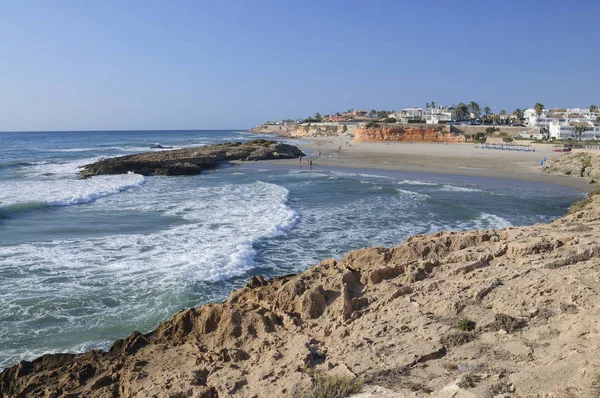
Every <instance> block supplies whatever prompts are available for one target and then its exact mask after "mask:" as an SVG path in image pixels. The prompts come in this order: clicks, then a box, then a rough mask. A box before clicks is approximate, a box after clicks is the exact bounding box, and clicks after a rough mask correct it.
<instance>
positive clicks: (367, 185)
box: [0, 130, 584, 369]
mask: <svg viewBox="0 0 600 398" xmlns="http://www.w3.org/2000/svg"><path fill="white" fill-rule="evenodd" d="M255 138H257V136H256V135H253V134H249V133H246V132H244V131H238V130H219V131H209V130H196V131H82V132H20V133H0V369H2V368H5V367H7V366H10V365H12V364H15V363H17V362H19V361H21V360H32V359H34V358H36V357H38V356H40V355H42V354H46V353H56V352H82V351H86V350H88V349H92V348H101V349H107V348H108V347H110V345H111V343H112V342H114V341H115V340H116V339H119V338H123V337H125V336H127V335H128V334H130V333H131V332H133V331H135V330H139V331H141V332H143V333H145V332H148V331H151V330H152V329H154V328H155V327H156V326H157V325H158V323H160V322H162V321H164V320H166V319H168V318H169V316H171V315H172V314H173V313H175V312H176V311H178V310H180V309H183V308H187V307H192V306H197V305H200V304H203V303H212V302H219V301H222V300H224V299H226V298H227V297H228V295H229V294H230V292H231V290H233V289H236V288H239V287H241V286H243V285H244V284H245V283H246V282H247V281H248V280H249V279H250V278H251V276H253V275H261V276H263V277H265V278H269V277H272V276H275V275H283V274H290V273H296V272H300V271H303V270H305V269H306V268H307V267H309V266H311V265H314V264H317V263H318V262H319V261H321V260H324V259H327V258H331V257H335V258H337V259H339V258H341V257H342V256H344V254H345V253H347V252H348V251H350V250H353V249H359V248H363V247H370V246H379V245H382V246H387V247H391V246H395V245H397V244H399V243H400V242H402V241H403V240H404V239H406V238H407V237H409V236H412V235H415V234H427V233H433V232H436V231H447V230H456V231H463V230H469V229H474V228H477V229H488V228H504V227H510V226H519V225H526V224H533V223H537V222H548V221H551V220H553V219H556V218H557V217H559V216H561V215H563V214H564V213H565V212H566V211H567V208H568V206H569V205H570V204H571V203H572V202H573V201H575V200H578V199H580V198H582V197H583V196H584V194H583V193H582V192H579V191H576V190H573V189H570V188H565V187H560V186H554V185H547V184H541V183H533V182H522V181H511V180H502V179H486V178H478V177H467V176H450V175H436V174H424V173H409V172H397V171H396V172H394V171H378V170H369V169H341V168H331V167H329V168H326V167H320V166H319V161H318V157H317V155H316V154H315V153H312V152H308V153H307V155H308V157H309V158H311V159H314V166H313V167H312V169H308V168H307V167H306V166H303V165H289V164H288V165H283V164H280V163H279V164H278V163H262V162H260V163H253V162H245V163H244V164H242V165H241V166H229V167H227V166H223V167H221V168H219V169H218V170H214V171H210V172H205V173H203V174H200V175H196V176H175V177H173V176H170V177H167V176H152V177H144V176H141V175H137V174H133V173H130V174H122V175H112V176H96V177H93V178H90V179H85V180H84V179H80V178H79V175H78V169H79V168H80V167H81V166H83V165H85V164H88V163H91V162H94V161H97V160H99V159H103V158H107V157H114V156H122V155H127V154H132V153H139V152H148V151H155V150H161V149H151V148H150V147H151V146H152V145H154V144H160V145H162V146H171V147H175V148H185V147H191V146H201V145H209V144H215V143H221V142H227V141H229V142H232V141H247V140H250V139H255ZM258 138H265V137H261V136H258ZM269 138H271V137H269ZM286 142H288V143H292V144H299V145H301V144H302V142H300V141H290V140H288V141H286ZM323 156H343V153H342V154H341V155H340V154H333V155H326V154H324V155H323ZM398 162H399V163H401V162H402V159H401V158H399V159H398Z"/></svg>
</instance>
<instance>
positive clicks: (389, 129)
mask: <svg viewBox="0 0 600 398" xmlns="http://www.w3.org/2000/svg"><path fill="white" fill-rule="evenodd" d="M354 139H355V140H357V141H405V142H454V143H458V142H465V141H466V139H467V137H466V136H465V135H459V134H452V133H450V132H448V131H447V127H446V126H439V125H417V124H415V125H411V124H403V125H397V124H380V125H377V126H373V127H366V126H361V127H359V128H358V129H357V130H356V133H355V134H354Z"/></svg>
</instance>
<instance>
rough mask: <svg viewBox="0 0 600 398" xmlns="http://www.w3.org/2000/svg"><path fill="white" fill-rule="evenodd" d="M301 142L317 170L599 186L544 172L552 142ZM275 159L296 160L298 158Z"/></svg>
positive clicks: (587, 188)
mask: <svg viewBox="0 0 600 398" xmlns="http://www.w3.org/2000/svg"><path fill="white" fill-rule="evenodd" d="M298 146H299V148H300V149H302V150H303V151H304V152H305V153H306V154H307V157H306V158H304V159H303V161H302V164H303V165H304V166H306V165H307V162H308V160H312V161H313V168H315V169H316V168H319V167H343V168H360V169H380V170H400V171H411V172H425V173H438V174H455V175H467V176H479V177H489V178H504V179H511V180H522V181H535V182H543V183H548V184H556V185H561V186H566V187H570V188H574V189H578V190H580V191H584V192H591V191H592V190H593V189H594V186H595V184H590V182H589V180H588V179H585V178H577V177H571V176H559V175H550V174H545V173H542V172H541V171H540V160H542V159H543V158H544V157H546V158H548V159H549V158H551V157H554V156H560V155H561V154H560V153H556V152H552V147H551V146H550V145H539V144H538V145H532V146H531V148H535V152H523V151H509V150H494V149H485V148H482V147H481V145H475V144H448V145H446V144H445V143H412V144H411V143H407V142H390V143H388V142H356V141H349V139H348V138H345V137H339V136H333V137H322V138H307V139H304V140H303V142H302V143H301V144H300V145H298ZM340 146H341V152H338V148H339V147H340ZM318 151H320V152H321V156H318V155H317V153H318ZM269 162H272V161H269ZM276 162H277V163H283V164H286V165H291V164H296V165H297V164H298V160H281V161H276Z"/></svg>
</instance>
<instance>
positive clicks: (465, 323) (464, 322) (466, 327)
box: [458, 318, 477, 332]
mask: <svg viewBox="0 0 600 398" xmlns="http://www.w3.org/2000/svg"><path fill="white" fill-rule="evenodd" d="M476 325H477V324H476V323H475V321H472V320H470V319H468V318H463V319H461V320H460V321H458V328H459V329H460V330H462V331H463V332H470V331H471V330H475V326H476Z"/></svg>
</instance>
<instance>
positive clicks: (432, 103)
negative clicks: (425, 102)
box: [429, 101, 435, 109]
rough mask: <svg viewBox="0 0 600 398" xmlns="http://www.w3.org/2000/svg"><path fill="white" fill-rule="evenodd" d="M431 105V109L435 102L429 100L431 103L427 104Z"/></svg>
mask: <svg viewBox="0 0 600 398" xmlns="http://www.w3.org/2000/svg"><path fill="white" fill-rule="evenodd" d="M429 105H430V106H431V109H433V108H435V102H433V101H431V104H429Z"/></svg>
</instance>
